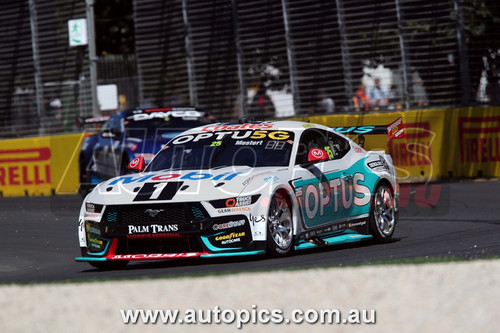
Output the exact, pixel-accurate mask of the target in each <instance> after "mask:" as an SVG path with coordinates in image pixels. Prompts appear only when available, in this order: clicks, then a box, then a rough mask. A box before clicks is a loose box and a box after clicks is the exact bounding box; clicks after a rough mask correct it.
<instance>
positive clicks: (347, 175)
mask: <svg viewBox="0 0 500 333" xmlns="http://www.w3.org/2000/svg"><path fill="white" fill-rule="evenodd" d="M377 128H378V129H380V126H363V127H360V128H358V131H357V132H358V133H365V134H369V132H371V131H372V130H375V129H377ZM385 129H387V127H385ZM349 130H352V128H350V129H349ZM339 132H340V129H339V128H337V129H336V130H334V129H332V128H329V127H326V126H323V125H317V124H311V123H304V122H296V121H276V122H271V121H270V122H245V123H217V124H209V125H205V126H201V127H198V128H195V129H190V130H187V131H185V132H183V133H182V134H180V135H178V136H177V137H175V138H174V139H172V140H171V141H169V143H168V144H167V145H165V146H164V147H163V148H162V150H161V151H160V152H159V153H158V154H157V155H156V156H155V157H154V158H153V159H152V161H151V162H150V163H149V164H148V165H147V166H146V163H145V161H144V158H143V157H142V156H139V157H137V158H135V159H134V160H132V161H131V162H130V164H129V168H130V169H132V170H135V171H137V173H134V174H129V175H124V176H120V177H115V178H112V179H109V180H107V181H104V182H102V183H100V184H99V185H98V186H97V187H96V188H94V190H93V191H92V192H91V193H89V194H88V195H87V196H86V198H85V199H84V201H83V204H82V207H81V210H80V215H79V225H78V237H79V244H80V248H81V256H80V257H77V258H76V260H77V261H82V262H89V263H90V264H91V265H93V266H95V267H98V268H119V267H123V266H125V265H126V264H127V263H128V262H129V261H131V260H152V259H172V258H196V257H201V258H212V257H223V256H238V255H257V254H264V253H267V254H269V255H271V256H284V255H287V254H289V253H290V252H291V251H293V250H301V249H309V248H314V247H320V246H326V245H333V244H339V243H346V242H356V241H361V240H367V239H374V240H376V241H379V242H388V241H389V240H390V239H391V237H392V235H393V233H394V230H395V227H396V223H397V221H398V205H397V199H398V184H397V179H396V171H395V169H394V166H393V165H392V159H391V157H390V156H389V155H387V154H385V153H384V151H366V150H364V149H363V148H362V147H361V146H360V145H358V144H357V143H355V142H354V141H353V140H351V139H349V138H348V137H347V136H345V135H343V134H340V133H339ZM385 132H387V130H385ZM391 132H394V130H391Z"/></svg>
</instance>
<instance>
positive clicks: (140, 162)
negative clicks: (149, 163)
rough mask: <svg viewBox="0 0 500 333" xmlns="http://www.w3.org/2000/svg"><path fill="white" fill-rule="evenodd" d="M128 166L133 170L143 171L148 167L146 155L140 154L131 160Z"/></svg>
mask: <svg viewBox="0 0 500 333" xmlns="http://www.w3.org/2000/svg"><path fill="white" fill-rule="evenodd" d="M127 168H128V169H129V170H132V171H137V172H141V171H142V170H144V169H145V168H146V162H145V161H144V157H142V156H139V157H136V158H134V159H133V160H132V161H130V163H129V164H128V166H127Z"/></svg>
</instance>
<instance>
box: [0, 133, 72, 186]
mask: <svg viewBox="0 0 500 333" xmlns="http://www.w3.org/2000/svg"><path fill="white" fill-rule="evenodd" d="M81 141H82V135H80V134H71V135H57V136H52V137H41V138H25V139H9V140H1V141H0V196H25V195H29V196H32V195H51V194H55V193H59V194H62V193H75V192H76V191H78V186H79V175H78V153H79V151H80V145H81Z"/></svg>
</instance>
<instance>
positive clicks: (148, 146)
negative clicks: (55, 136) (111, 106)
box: [79, 107, 215, 194]
mask: <svg viewBox="0 0 500 333" xmlns="http://www.w3.org/2000/svg"><path fill="white" fill-rule="evenodd" d="M82 122H83V123H84V124H95V123H103V125H102V127H101V129H100V131H99V132H98V133H95V134H92V135H89V136H87V137H86V138H85V139H84V141H83V143H82V147H81V151H80V157H79V169H80V170H79V171H80V193H82V194H87V193H88V190H89V189H91V188H92V187H94V186H95V185H97V184H98V183H100V182H101V181H103V180H105V179H109V178H111V177H115V176H119V175H122V174H126V173H128V169H127V165H128V163H129V162H130V161H131V160H133V159H134V158H136V157H138V156H143V157H144V159H145V160H146V162H149V161H150V160H151V158H153V156H154V155H155V154H156V153H157V152H158V151H159V150H160V149H161V147H162V146H163V145H164V144H166V143H167V142H168V141H170V140H171V139H172V138H173V137H175V136H176V135H178V134H179V133H181V132H183V131H185V130H186V129H189V128H193V127H198V126H201V125H204V124H209V123H213V122H215V121H214V120H213V118H212V117H211V116H210V115H209V114H208V113H207V112H205V111H201V110H197V109H195V108H190V107H175V108H138V109H134V110H129V111H122V112H118V113H116V114H114V115H113V116H111V117H94V118H88V119H86V120H83V121H82Z"/></svg>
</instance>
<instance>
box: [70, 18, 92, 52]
mask: <svg viewBox="0 0 500 333" xmlns="http://www.w3.org/2000/svg"><path fill="white" fill-rule="evenodd" d="M68 35H69V46H81V45H87V44H88V38H87V19H84V18H82V19H76V20H69V21H68Z"/></svg>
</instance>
